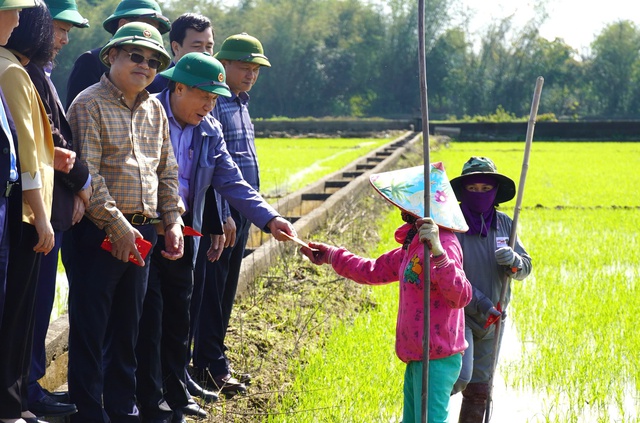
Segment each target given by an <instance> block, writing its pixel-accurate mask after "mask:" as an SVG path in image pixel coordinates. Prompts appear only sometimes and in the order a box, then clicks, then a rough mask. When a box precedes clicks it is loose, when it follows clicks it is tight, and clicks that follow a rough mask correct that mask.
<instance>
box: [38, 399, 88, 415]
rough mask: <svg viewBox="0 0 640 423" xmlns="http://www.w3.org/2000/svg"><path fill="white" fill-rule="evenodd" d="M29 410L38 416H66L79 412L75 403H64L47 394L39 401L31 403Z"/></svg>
mask: <svg viewBox="0 0 640 423" xmlns="http://www.w3.org/2000/svg"><path fill="white" fill-rule="evenodd" d="M29 411H31V412H32V413H33V414H35V415H36V416H48V417H64V416H70V415H71V414H74V413H77V412H78V409H77V408H76V406H75V404H64V403H61V402H58V401H56V400H55V399H53V398H51V397H50V396H49V395H45V396H44V397H42V398H41V399H40V400H39V401H36V402H34V403H31V404H29Z"/></svg>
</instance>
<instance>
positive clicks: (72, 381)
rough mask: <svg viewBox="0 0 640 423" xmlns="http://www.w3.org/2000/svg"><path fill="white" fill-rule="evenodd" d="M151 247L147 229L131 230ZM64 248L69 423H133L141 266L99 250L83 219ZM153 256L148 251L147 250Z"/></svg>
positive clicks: (143, 284) (96, 233) (99, 233)
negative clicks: (74, 408) (71, 405)
mask: <svg viewBox="0 0 640 423" xmlns="http://www.w3.org/2000/svg"><path fill="white" fill-rule="evenodd" d="M136 229H138V231H140V233H141V234H142V236H143V237H144V239H146V240H147V241H149V242H151V244H152V245H155V243H156V239H157V234H156V229H155V227H154V226H152V225H145V226H136ZM71 235H72V236H71V239H65V241H67V240H68V241H70V242H68V243H65V248H67V249H68V251H67V253H68V254H70V255H71V257H70V258H69V260H68V263H69V264H70V266H69V267H68V268H67V273H70V278H69V281H70V283H69V394H70V396H71V401H72V402H73V403H74V404H76V406H77V407H78V412H77V413H76V414H73V415H72V416H71V422H72V423H108V422H111V423H116V422H117V423H129V422H131V423H134V422H135V423H137V422H139V415H138V414H139V413H138V408H137V406H136V403H135V394H136V392H135V391H136V378H135V372H136V367H137V362H136V356H135V345H136V342H137V339H138V324H139V321H140V316H141V315H142V303H143V301H144V295H145V292H146V290H147V278H148V275H149V262H150V260H149V256H147V260H145V266H144V267H140V266H138V265H136V264H133V263H131V262H126V263H125V262H122V261H120V260H117V259H116V258H114V257H113V256H112V255H111V253H109V252H107V251H105V250H103V249H102V248H101V247H100V245H101V243H102V240H103V239H104V237H105V235H106V234H105V232H104V231H103V230H100V229H98V228H97V227H96V226H95V225H94V224H93V223H92V222H91V221H89V220H88V219H87V218H84V219H83V220H82V221H81V222H80V223H78V224H76V225H75V226H74V227H73V229H71ZM152 251H153V250H152Z"/></svg>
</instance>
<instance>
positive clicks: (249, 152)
mask: <svg viewBox="0 0 640 423" xmlns="http://www.w3.org/2000/svg"><path fill="white" fill-rule="evenodd" d="M213 116H214V117H215V118H216V119H218V121H219V122H220V123H221V124H222V133H223V135H224V140H225V142H226V143H227V148H228V149H229V153H230V154H231V157H232V158H233V161H234V162H236V164H237V165H238V167H239V168H240V171H241V172H242V177H243V178H244V179H245V181H247V182H249V185H251V186H252V187H253V189H255V190H256V191H260V175H259V169H258V155H257V154H256V143H255V133H254V132H253V123H251V116H249V94H247V93H246V92H241V93H240V95H239V96H237V95H235V94H234V93H231V97H222V96H220V97H218V101H217V102H216V107H215V109H213Z"/></svg>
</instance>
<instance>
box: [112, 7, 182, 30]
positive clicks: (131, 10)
mask: <svg viewBox="0 0 640 423" xmlns="http://www.w3.org/2000/svg"><path fill="white" fill-rule="evenodd" d="M136 18H149V19H153V20H155V21H157V22H158V23H159V24H160V29H159V31H160V34H164V33H165V32H169V30H170V29H171V21H169V18H167V17H166V16H164V15H162V10H160V6H159V5H158V3H157V2H155V1H154V0H122V1H121V2H120V3H119V4H118V6H117V7H116V10H115V12H113V14H112V15H111V16H109V17H108V18H107V19H105V21H104V22H103V23H102V26H103V27H104V29H105V30H107V32H109V33H111V34H115V33H116V31H117V30H118V21H119V20H120V19H133V20H135V19H136Z"/></svg>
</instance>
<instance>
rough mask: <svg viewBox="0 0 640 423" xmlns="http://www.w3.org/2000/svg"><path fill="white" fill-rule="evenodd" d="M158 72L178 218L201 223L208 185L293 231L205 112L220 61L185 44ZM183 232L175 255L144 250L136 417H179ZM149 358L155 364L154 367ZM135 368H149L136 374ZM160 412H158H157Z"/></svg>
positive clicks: (189, 278) (186, 279) (184, 321)
mask: <svg viewBox="0 0 640 423" xmlns="http://www.w3.org/2000/svg"><path fill="white" fill-rule="evenodd" d="M161 74H162V75H163V76H165V77H166V78H168V79H169V80H170V82H169V86H168V88H167V89H165V90H163V91H162V92H160V93H159V94H157V98H158V99H159V100H160V102H161V103H162V105H163V106H164V108H165V111H166V113H167V118H168V120H169V132H170V136H171V143H172V145H173V150H174V153H175V155H176V160H177V162H178V182H179V192H180V196H181V197H182V200H183V202H184V205H185V209H186V210H187V211H186V213H185V214H184V215H183V220H184V222H185V225H189V224H190V225H191V226H192V227H193V229H194V230H196V231H200V230H202V223H203V222H202V220H203V211H204V203H205V196H206V193H207V190H208V188H209V187H210V186H212V187H213V188H215V189H216V191H217V192H218V193H220V194H221V195H222V196H223V197H224V199H225V200H226V201H228V202H229V204H231V205H232V206H233V207H235V208H236V209H238V210H240V212H241V213H243V215H244V216H246V217H247V218H248V219H249V220H250V221H251V222H253V223H254V224H255V225H256V226H257V227H259V228H262V229H263V230H264V231H265V232H270V233H271V234H272V235H273V236H274V238H275V239H277V240H278V241H286V240H288V238H287V237H286V235H284V234H288V235H289V236H294V235H296V231H295V229H294V228H293V226H292V225H291V223H289V222H288V221H287V220H285V219H284V218H283V217H281V216H280V215H279V214H278V212H277V211H276V210H275V209H273V207H271V206H270V205H269V204H268V203H267V202H266V201H265V200H264V199H263V198H262V197H261V196H260V194H259V193H258V192H257V191H256V190H254V189H253V188H252V187H251V186H250V185H249V184H248V183H247V182H246V181H245V180H244V179H243V177H242V173H241V172H240V169H239V168H238V166H237V165H236V164H235V163H234V161H233V160H232V159H231V156H230V154H229V152H228V150H227V147H226V144H225V141H224V138H223V135H222V127H221V125H220V123H219V122H218V121H217V120H216V119H215V118H214V117H213V116H212V115H211V114H210V112H211V110H212V109H213V108H214V106H215V103H216V100H217V98H218V96H219V95H222V96H227V97H228V96H230V95H231V93H230V91H229V88H228V86H227V84H226V83H225V70H224V67H223V66H222V64H221V63H220V62H219V61H218V60H217V59H215V58H213V57H212V56H211V55H209V54H208V53H199V52H193V53H189V54H186V55H184V56H183V57H182V58H181V59H180V60H179V61H178V62H177V64H176V66H175V67H173V68H170V69H168V70H166V71H164V72H162V73H161ZM208 217H209V218H211V216H208ZM216 218H217V220H218V221H217V222H215V224H214V226H217V227H219V228H221V227H222V222H221V220H220V213H218V216H216ZM204 236H206V237H209V236H210V234H204ZM213 236H214V237H216V235H213ZM188 239H190V241H191V242H186V243H185V252H184V256H183V257H182V258H181V259H178V260H168V259H166V258H164V257H163V256H162V255H161V254H160V253H159V251H160V250H162V248H155V249H154V252H153V253H152V254H153V255H152V257H151V269H150V273H149V283H148V288H147V296H146V298H145V304H144V311H143V317H142V320H141V326H140V337H139V339H138V342H139V344H138V345H139V348H138V351H137V353H138V356H139V357H142V356H144V359H145V360H146V361H147V362H148V363H149V364H147V365H145V366H144V368H143V367H140V368H139V369H138V382H139V383H141V384H142V383H150V385H149V386H144V387H142V386H141V387H140V388H139V389H138V400H139V401H140V403H141V407H142V410H141V411H142V415H143V418H144V419H145V420H146V419H147V418H148V420H149V421H154V422H156V421H167V422H169V421H173V422H176V421H177V422H181V421H184V417H183V416H182V414H183V411H182V407H184V406H185V405H187V403H188V399H189V394H188V392H187V387H186V372H185V369H186V366H187V364H188V363H187V361H188V357H189V354H188V351H189V350H188V339H189V306H190V302H191V294H192V291H193V268H194V266H195V260H196V257H197V253H198V247H199V237H188ZM216 239H218V238H216ZM162 242H163V240H162V236H161V235H160V236H159V237H158V245H160V246H162ZM212 244H218V242H214V243H212ZM207 255H208V256H209V257H211V258H216V257H215V256H216V255H218V256H219V251H217V250H215V249H214V248H210V250H209V251H208V252H207ZM141 343H143V344H144V345H146V346H147V351H144V352H143V351H141V348H140V345H141ZM141 354H142V355H141ZM154 362H155V363H161V364H162V365H161V369H160V372H158V370H159V366H157V365H154ZM142 371H155V372H156V373H155V374H152V375H141V372H142ZM163 391H164V399H165V400H166V402H167V403H168V405H169V406H170V407H171V410H172V412H167V411H166V410H163V409H162V408H161V407H159V406H158V404H162V402H163V401H162V393H163ZM154 406H155V407H154ZM163 417H164V418H165V419H166V420H162V418H163ZM145 420H143V421H145Z"/></svg>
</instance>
